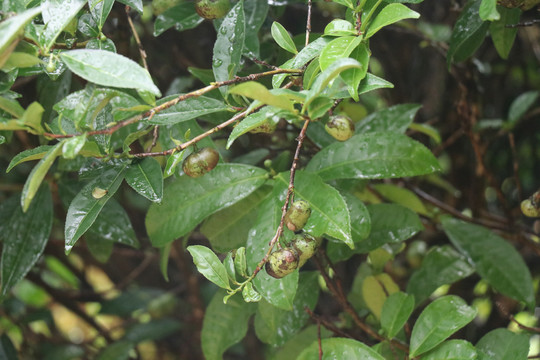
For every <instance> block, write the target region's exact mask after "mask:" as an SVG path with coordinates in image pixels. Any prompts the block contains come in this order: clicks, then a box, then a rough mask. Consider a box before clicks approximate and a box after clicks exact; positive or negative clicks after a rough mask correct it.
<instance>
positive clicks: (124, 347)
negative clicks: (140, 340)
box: [96, 340, 136, 360]
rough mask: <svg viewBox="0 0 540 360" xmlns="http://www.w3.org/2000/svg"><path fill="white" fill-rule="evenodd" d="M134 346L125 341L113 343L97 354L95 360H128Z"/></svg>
mask: <svg viewBox="0 0 540 360" xmlns="http://www.w3.org/2000/svg"><path fill="white" fill-rule="evenodd" d="M135 345H136V344H135V343H133V342H131V341H126V340H120V341H117V342H114V343H112V344H110V345H107V347H105V348H104V349H103V351H101V352H100V353H99V355H98V356H97V358H96V360H112V359H114V360H128V359H129V355H130V353H131V351H132V350H133V348H135Z"/></svg>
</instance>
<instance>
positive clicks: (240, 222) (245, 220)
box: [201, 186, 270, 253]
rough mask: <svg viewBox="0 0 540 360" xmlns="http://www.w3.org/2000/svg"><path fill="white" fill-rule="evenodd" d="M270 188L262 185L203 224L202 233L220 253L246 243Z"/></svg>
mask: <svg viewBox="0 0 540 360" xmlns="http://www.w3.org/2000/svg"><path fill="white" fill-rule="evenodd" d="M269 191H270V189H269V188H268V187H265V186H263V187H261V188H259V189H257V190H255V191H254V192H253V193H252V194H251V195H249V196H247V197H246V198H245V199H242V200H240V201H239V202H237V203H236V204H234V205H232V206H229V207H228V208H225V209H223V210H220V211H218V212H216V213H215V214H213V215H212V216H210V217H209V218H208V219H207V220H206V221H205V222H204V223H203V224H202V226H201V233H203V234H204V236H206V237H207V238H208V240H209V241H210V244H211V245H212V248H213V249H214V250H216V251H217V252H219V253H224V252H227V251H229V250H232V249H236V248H238V247H240V246H244V245H245V244H246V241H247V238H248V233H249V230H250V228H251V226H252V225H253V223H254V222H255V220H256V219H257V210H258V208H259V206H260V205H261V203H262V202H263V201H264V200H265V199H266V197H267V196H268V193H269Z"/></svg>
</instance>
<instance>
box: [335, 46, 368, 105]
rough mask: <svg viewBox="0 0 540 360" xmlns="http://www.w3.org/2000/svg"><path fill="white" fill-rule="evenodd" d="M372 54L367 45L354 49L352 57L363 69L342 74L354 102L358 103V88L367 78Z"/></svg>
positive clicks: (354, 69) (353, 69) (346, 71)
mask: <svg viewBox="0 0 540 360" xmlns="http://www.w3.org/2000/svg"><path fill="white" fill-rule="evenodd" d="M370 56H371V52H370V51H369V48H368V46H367V45H366V43H362V44H360V45H359V46H357V47H356V49H354V50H353V51H352V53H351V55H350V57H351V58H353V59H356V60H358V62H359V63H360V64H362V68H360V69H358V68H352V69H349V70H345V71H344V72H342V73H341V75H340V76H341V78H342V79H343V81H344V82H345V84H347V90H348V91H349V94H351V97H352V98H353V100H354V101H358V95H359V94H358V87H359V86H360V82H361V81H362V80H363V79H364V78H365V77H366V76H367V70H368V66H369V58H370Z"/></svg>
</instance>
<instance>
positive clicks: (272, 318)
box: [255, 272, 319, 346]
mask: <svg viewBox="0 0 540 360" xmlns="http://www.w3.org/2000/svg"><path fill="white" fill-rule="evenodd" d="M288 276H290V275H288ZM318 298H319V285H318V282H317V273H316V272H302V274H301V276H300V281H299V283H298V291H297V292H296V296H295V297H294V302H293V304H292V305H293V306H292V310H290V311H288V310H283V309H280V308H277V307H275V306H273V305H271V304H270V303H268V302H266V301H264V300H263V301H261V302H259V304H258V310H257V314H256V315H255V332H256V333H257V337H258V338H259V339H260V340H261V341H262V342H264V343H267V344H272V345H277V346H280V345H283V344H284V343H285V342H286V341H287V340H289V338H290V337H291V336H293V335H294V334H296V333H297V332H298V331H299V330H300V329H301V328H302V327H304V325H305V324H306V322H307V321H308V319H309V315H308V313H307V312H306V310H305V308H306V307H307V308H309V309H311V310H313V309H314V308H315V305H316V304H317V301H318Z"/></svg>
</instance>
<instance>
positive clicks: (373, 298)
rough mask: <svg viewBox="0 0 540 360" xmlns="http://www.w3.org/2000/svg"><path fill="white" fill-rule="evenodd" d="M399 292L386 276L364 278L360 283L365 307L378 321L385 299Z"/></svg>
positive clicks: (392, 281) (384, 274) (396, 286)
mask: <svg viewBox="0 0 540 360" xmlns="http://www.w3.org/2000/svg"><path fill="white" fill-rule="evenodd" d="M398 291H399V287H398V285H397V284H396V283H395V282H394V280H392V278H391V277H390V276H389V275H388V274H386V273H382V274H378V275H370V276H366V278H365V279H364V281H363V282H362V298H363V299H364V303H365V304H366V307H367V308H368V309H369V310H370V311H371V312H372V313H373V315H375V317H376V318H377V319H378V320H380V318H381V313H382V309H383V306H384V303H385V302H386V299H388V296H389V295H392V294H394V293H396V292H398Z"/></svg>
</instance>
